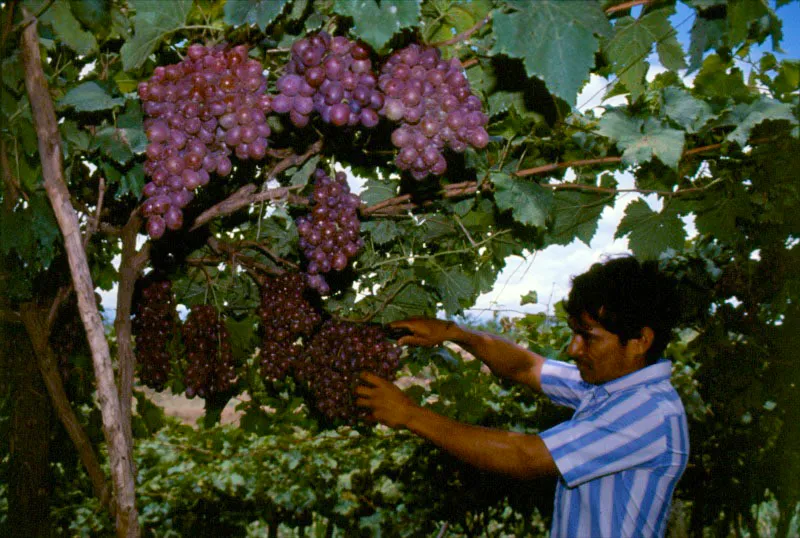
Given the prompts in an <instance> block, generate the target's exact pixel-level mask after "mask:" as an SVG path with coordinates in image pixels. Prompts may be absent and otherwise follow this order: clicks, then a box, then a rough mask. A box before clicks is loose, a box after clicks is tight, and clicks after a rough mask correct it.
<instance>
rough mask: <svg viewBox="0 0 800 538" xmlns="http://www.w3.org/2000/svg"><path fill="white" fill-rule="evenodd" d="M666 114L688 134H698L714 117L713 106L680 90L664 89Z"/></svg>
mask: <svg viewBox="0 0 800 538" xmlns="http://www.w3.org/2000/svg"><path fill="white" fill-rule="evenodd" d="M664 114H665V115H666V116H667V117H668V118H670V119H671V120H673V121H674V122H675V123H677V124H678V125H680V126H681V127H683V128H684V129H685V130H686V132H687V133H696V132H697V131H699V130H700V129H701V128H702V127H703V126H704V125H705V124H706V123H707V122H708V120H710V119H711V118H713V117H714V112H713V110H712V109H711V105H709V104H708V103H706V102H705V101H701V100H700V99H696V98H694V97H692V95H691V94H690V93H689V92H687V91H686V90H682V89H680V88H665V89H664Z"/></svg>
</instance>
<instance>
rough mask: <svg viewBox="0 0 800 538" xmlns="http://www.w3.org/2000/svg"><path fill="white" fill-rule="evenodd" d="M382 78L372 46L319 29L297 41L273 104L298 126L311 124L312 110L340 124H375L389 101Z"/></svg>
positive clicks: (279, 80) (275, 109)
mask: <svg viewBox="0 0 800 538" xmlns="http://www.w3.org/2000/svg"><path fill="white" fill-rule="evenodd" d="M377 83H378V79H377V76H376V75H375V73H374V72H373V71H372V61H371V60H370V58H369V49H368V48H367V46H366V45H364V44H363V43H359V42H354V41H351V40H349V39H347V38H346V37H343V36H336V37H331V36H330V34H328V33H326V32H319V33H317V34H315V35H313V36H310V37H308V38H305V39H300V40H298V41H296V42H295V43H294V44H293V45H292V54H291V58H290V60H289V62H288V63H287V64H286V67H285V71H284V75H283V76H281V77H280V79H278V82H277V89H278V92H279V93H278V95H276V96H274V98H273V100H272V109H273V110H274V111H275V112H277V113H279V114H286V113H288V114H289V119H290V121H291V122H292V124H294V125H295V127H305V126H306V125H308V122H309V119H310V116H311V113H312V112H317V113H318V114H319V115H320V116H321V117H322V121H324V122H325V123H332V124H333V125H336V126H339V127H341V126H345V125H348V126H355V125H359V124H361V125H363V126H364V127H375V126H376V125H377V124H378V120H379V117H378V110H380V109H381V107H382V106H383V93H381V92H380V91H379V90H378V89H377V88H376V86H377Z"/></svg>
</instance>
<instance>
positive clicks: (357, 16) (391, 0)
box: [333, 0, 420, 50]
mask: <svg viewBox="0 0 800 538" xmlns="http://www.w3.org/2000/svg"><path fill="white" fill-rule="evenodd" d="M333 10H334V11H335V12H336V13H338V14H339V15H343V16H345V17H352V19H353V28H352V31H353V33H354V34H355V35H357V36H358V37H360V38H361V39H363V40H364V41H365V42H367V43H369V45H370V46H372V48H374V49H375V50H380V49H381V48H383V46H384V45H385V44H386V43H387V42H388V41H389V40H390V39H391V38H392V36H393V35H394V34H396V33H397V32H399V31H400V30H402V29H403V28H411V27H412V26H417V25H418V24H419V19H420V0H381V1H380V2H378V1H376V0H336V2H335V3H334V6H333Z"/></svg>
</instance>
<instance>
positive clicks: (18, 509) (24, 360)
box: [0, 322, 51, 538]
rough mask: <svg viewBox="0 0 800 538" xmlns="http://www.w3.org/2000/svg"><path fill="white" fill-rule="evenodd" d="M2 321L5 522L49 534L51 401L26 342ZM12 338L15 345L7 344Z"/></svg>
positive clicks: (14, 528) (22, 531)
mask: <svg viewBox="0 0 800 538" xmlns="http://www.w3.org/2000/svg"><path fill="white" fill-rule="evenodd" d="M19 331H20V326H19V325H16V326H10V325H9V324H6V323H4V322H0V341H1V342H3V343H4V345H0V368H2V369H3V375H4V376H7V379H5V380H3V382H2V383H0V388H4V387H2V385H5V383H6V382H8V383H9V388H10V389H11V398H12V404H11V426H10V428H9V433H8V444H9V461H8V471H9V473H8V520H7V525H8V529H9V531H11V532H13V534H14V535H15V536H30V537H31V538H39V537H42V538H45V537H48V536H50V531H51V529H50V462H49V454H48V452H49V449H50V404H49V402H48V400H47V393H46V392H45V390H44V387H43V386H42V381H41V377H40V376H39V372H38V371H37V369H36V360H35V358H34V353H33V350H32V349H31V345H30V342H29V341H28V339H27V338H26V337H25V334H24V333H23V334H22V337H20V335H19ZM11 342H14V346H13V349H12V346H9V345H7V344H10V343H11Z"/></svg>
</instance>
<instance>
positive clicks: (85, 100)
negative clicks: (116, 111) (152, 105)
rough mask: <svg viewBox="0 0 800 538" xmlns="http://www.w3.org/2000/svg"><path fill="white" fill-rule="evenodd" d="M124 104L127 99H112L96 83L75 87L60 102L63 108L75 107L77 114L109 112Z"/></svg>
mask: <svg viewBox="0 0 800 538" xmlns="http://www.w3.org/2000/svg"><path fill="white" fill-rule="evenodd" d="M124 103H125V99H123V98H122V97H111V96H110V95H109V94H108V93H107V92H106V91H105V90H104V89H103V88H101V87H100V85H99V84H97V83H96V82H84V83H83V84H81V85H79V86H75V87H74V88H72V89H71V90H70V91H68V92H67V94H66V95H65V96H64V97H62V98H61V100H60V101H59V105H61V106H62V107H68V106H71V107H75V111H76V112H94V111H96V110H108V109H109V108H114V107H115V106H119V105H122V104H124Z"/></svg>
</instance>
